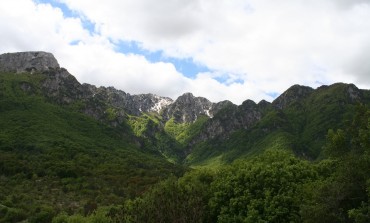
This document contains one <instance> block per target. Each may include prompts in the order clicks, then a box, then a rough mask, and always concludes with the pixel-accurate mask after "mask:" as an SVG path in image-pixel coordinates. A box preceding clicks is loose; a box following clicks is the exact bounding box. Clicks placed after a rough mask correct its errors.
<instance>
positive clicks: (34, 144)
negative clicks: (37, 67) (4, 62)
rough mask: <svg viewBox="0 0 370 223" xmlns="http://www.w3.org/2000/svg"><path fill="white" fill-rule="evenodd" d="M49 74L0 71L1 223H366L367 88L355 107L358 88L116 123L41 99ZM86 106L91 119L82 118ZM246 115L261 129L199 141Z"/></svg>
mask: <svg viewBox="0 0 370 223" xmlns="http://www.w3.org/2000/svg"><path fill="white" fill-rule="evenodd" d="M52 75H53V73H50V72H49V73H33V74H29V73H22V74H14V73H6V72H3V73H1V74H0V77H1V78H0V127H1V131H0V222H54V223H62V222H361V223H362V222H363V223H365V222H370V204H369V196H370V171H369V170H370V108H369V92H368V91H363V92H362V93H361V94H363V95H362V96H361V97H362V98H364V99H363V100H362V99H361V97H360V96H357V95H355V96H356V97H355V96H353V95H354V94H352V95H351V96H353V97H352V98H356V100H355V101H352V99H351V98H349V99H348V97H347V96H346V94H347V92H349V90H351V89H355V88H354V87H352V85H345V84H336V85H333V86H330V87H322V88H321V89H318V90H317V91H313V90H312V92H311V90H310V89H308V92H309V93H307V95H309V96H305V98H298V99H297V100H296V99H294V100H293V99H291V98H294V97H295V96H296V95H298V93H299V92H301V88H297V87H295V88H292V89H291V90H290V91H287V93H286V94H285V95H284V98H283V99H284V100H283V99H281V98H280V99H279V100H280V101H282V102H279V101H278V102H279V104H278V103H276V104H278V105H279V106H280V105H281V106H286V107H285V108H279V109H276V108H274V107H273V106H272V105H270V104H267V103H266V104H262V103H260V104H258V105H257V104H254V103H252V102H248V101H247V102H246V103H243V104H242V105H241V106H239V107H238V106H236V105H226V106H225V107H223V108H222V109H221V110H220V111H219V112H218V113H217V114H216V115H215V116H214V117H213V118H210V117H207V116H204V115H200V116H199V117H198V118H197V119H196V120H195V121H194V122H188V123H181V122H178V121H176V116H174V117H171V118H170V119H168V120H166V121H163V118H162V117H161V116H160V114H154V113H143V114H141V115H132V114H125V116H124V119H122V120H123V121H121V122H118V121H117V120H119V119H120V118H121V117H120V116H119V114H120V112H119V110H118V109H117V108H115V107H112V106H106V105H105V104H104V102H103V101H102V100H100V101H99V100H98V99H94V100H93V101H88V100H83V99H80V98H78V99H75V100H70V98H68V97H70V95H69V94H70V92H73V89H72V90H70V91H63V92H58V94H56V96H55V95H52V96H50V94H46V93H45V92H46V90H45V83H48V82H47V81H48V78H50V76H52ZM53 78H54V77H53ZM68 78H70V77H68ZM66 83H67V82H66ZM68 83H70V82H68ZM68 83H67V84H68ZM66 86H67V85H66ZM73 86H74V85H71V86H70V85H68V86H67V87H73ZM46 87H48V86H46ZM60 89H62V88H60ZM297 89H298V90H297ZM351 92H352V90H351ZM296 93H297V94H296ZM302 97H303V96H302ZM56 98H57V99H58V98H62V99H63V100H64V99H66V98H67V99H68V100H67V101H68V103H65V102H60V101H58V100H56ZM287 98H289V100H291V101H292V102H291V103H290V104H289V105H285V104H284V103H285V101H286V100H287ZM359 98H360V99H361V100H360V99H359ZM357 99H358V100H357ZM283 102H284V103H283ZM92 105H94V106H95V107H94V108H97V107H99V108H104V109H102V111H103V112H102V114H103V115H102V116H101V117H100V116H99V118H98V119H97V118H96V117H93V116H91V115H88V114H86V113H83V112H81V110H82V109H85V108H91V107H92ZM104 106H105V107H104ZM252 109H254V110H253V111H252ZM89 111H90V110H89ZM249 111H252V113H254V114H257V115H255V117H259V119H258V122H257V121H256V122H251V123H252V124H250V126H248V128H240V129H238V130H236V131H232V132H231V131H230V134H229V133H228V132H227V131H223V132H222V135H218V136H217V137H214V138H207V137H206V136H207V135H206V133H207V131H209V129H210V128H211V127H212V126H214V125H215V123H216V124H219V123H221V124H222V125H223V126H226V127H228V128H229V127H230V126H231V124H230V123H236V124H234V125H233V126H231V127H235V126H238V124H239V122H240V120H242V121H245V119H243V117H244V116H243V115H244V114H245V113H247V112H249ZM238 117H240V119H239V120H237V121H235V120H233V118H238ZM255 117H251V119H253V118H255ZM230 120H231V121H230ZM117 123H118V124H117ZM221 124H220V125H221ZM248 125H249V122H248ZM226 127H224V128H225V129H226ZM231 127H230V128H231ZM202 134H203V135H202ZM200 136H202V137H200ZM197 140H198V141H197ZM190 144H191V145H194V146H193V147H191V148H190V147H189V145H190Z"/></svg>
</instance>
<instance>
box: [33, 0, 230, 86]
mask: <svg viewBox="0 0 370 223" xmlns="http://www.w3.org/2000/svg"><path fill="white" fill-rule="evenodd" d="M37 2H39V3H44V4H50V5H52V6H53V7H55V8H59V9H61V10H62V12H63V15H64V16H65V17H72V18H73V17H77V18H80V19H81V21H82V24H83V27H84V28H85V29H87V30H89V32H90V33H92V34H94V33H96V32H97V31H96V28H95V24H94V22H92V21H90V20H89V19H87V18H86V17H85V16H83V15H81V14H79V13H77V12H74V11H73V10H71V9H70V8H68V6H67V5H66V4H64V3H63V2H60V1H56V0H37ZM76 43H77V42H73V43H71V44H76ZM112 43H113V44H114V45H115V46H116V48H115V49H116V51H117V52H120V53H124V54H137V55H142V56H144V57H145V58H146V59H147V60H148V61H150V62H153V63H155V62H166V63H171V64H173V65H174V66H175V67H176V70H177V71H179V72H180V73H182V74H184V75H185V76H186V77H189V78H195V76H196V74H198V73H200V72H210V71H211V70H210V69H208V68H207V67H206V66H204V65H201V64H199V63H195V62H194V61H193V59H192V58H174V57H169V56H165V55H164V53H163V51H161V50H157V51H149V50H145V49H143V48H142V47H140V43H139V42H135V41H119V42H118V43H116V42H115V41H112ZM216 80H218V81H219V82H221V83H224V79H223V78H217V79H216Z"/></svg>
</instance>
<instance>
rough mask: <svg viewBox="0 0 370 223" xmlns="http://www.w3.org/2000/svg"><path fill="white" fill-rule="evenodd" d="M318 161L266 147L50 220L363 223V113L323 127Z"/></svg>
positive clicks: (367, 136) (366, 156)
mask: <svg viewBox="0 0 370 223" xmlns="http://www.w3.org/2000/svg"><path fill="white" fill-rule="evenodd" d="M324 153H325V158H323V159H321V160H319V161H315V162H310V161H307V160H303V159H300V158H297V157H295V156H294V155H293V154H292V153H290V152H287V151H285V150H267V151H265V152H264V153H263V154H261V155H258V156H255V157H253V158H250V159H247V160H245V159H243V160H237V161H235V162H234V163H232V164H231V165H225V166H223V167H221V168H219V169H200V170H192V171H189V172H187V173H186V174H185V175H184V176H182V177H180V178H177V177H175V176H172V177H169V178H168V179H166V180H163V181H161V182H160V183H158V184H156V185H154V186H153V187H152V188H151V189H150V190H148V191H146V192H145V193H144V194H143V195H141V196H139V197H136V198H133V199H129V200H126V201H125V202H124V203H122V205H119V206H110V207H101V208H97V209H96V210H94V212H92V214H90V215H85V216H84V215H82V214H76V215H72V216H68V215H67V214H66V213H61V214H59V215H58V216H56V217H55V218H54V219H53V222H361V223H365V222H369V221H370V204H369V198H370V171H369V169H370V110H369V109H368V108H366V107H364V106H359V107H358V109H357V113H356V115H355V117H354V119H353V120H352V121H351V122H350V123H349V125H348V127H347V128H345V129H337V130H329V132H328V134H327V141H326V144H325V146H324Z"/></svg>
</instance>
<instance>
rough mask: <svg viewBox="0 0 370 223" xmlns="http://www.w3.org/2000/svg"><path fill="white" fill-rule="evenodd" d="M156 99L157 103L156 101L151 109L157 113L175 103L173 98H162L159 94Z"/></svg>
mask: <svg viewBox="0 0 370 223" xmlns="http://www.w3.org/2000/svg"><path fill="white" fill-rule="evenodd" d="M155 100H156V101H157V103H155V104H154V105H153V107H151V108H150V111H152V112H157V113H159V112H160V111H161V110H162V109H163V108H165V107H167V106H168V105H170V104H172V103H173V101H172V99H170V98H162V97H159V96H155Z"/></svg>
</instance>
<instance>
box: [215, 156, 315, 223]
mask: <svg viewBox="0 0 370 223" xmlns="http://www.w3.org/2000/svg"><path fill="white" fill-rule="evenodd" d="M316 175H317V173H316V172H315V170H314V169H313V168H312V166H310V164H309V163H308V162H306V161H302V160H299V159H297V158H295V157H294V156H293V155H291V154H289V153H287V152H285V151H282V150H271V151H267V152H266V153H264V154H263V155H262V156H258V157H256V158H255V159H252V160H250V161H249V162H246V161H239V162H236V163H235V164H233V165H232V166H231V167H230V168H227V169H225V170H224V171H223V172H222V173H221V175H220V176H218V178H217V179H216V181H215V182H214V183H213V184H212V191H213V193H214V194H213V197H212V198H211V199H210V203H209V205H210V209H211V214H212V217H213V219H214V221H217V222H298V221H300V215H299V204H300V202H301V197H302V196H301V193H300V187H301V186H302V185H303V184H304V183H305V182H308V181H310V180H313V179H315V178H316Z"/></svg>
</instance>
